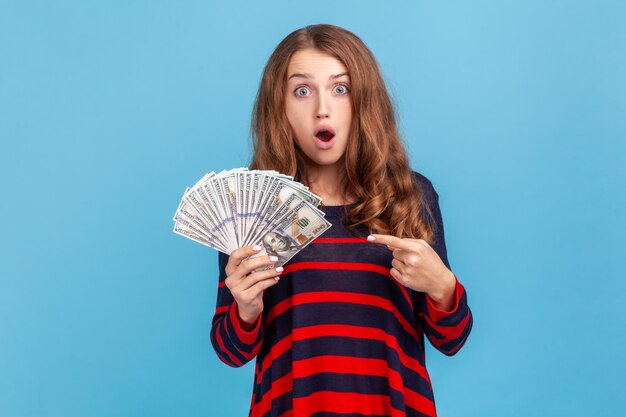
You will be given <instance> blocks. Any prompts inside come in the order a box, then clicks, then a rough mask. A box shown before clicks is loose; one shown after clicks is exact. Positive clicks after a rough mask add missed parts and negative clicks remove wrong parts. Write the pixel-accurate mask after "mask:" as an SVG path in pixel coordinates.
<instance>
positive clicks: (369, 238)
mask: <svg viewBox="0 0 626 417" xmlns="http://www.w3.org/2000/svg"><path fill="white" fill-rule="evenodd" d="M367 240H369V241H370V242H373V241H375V240H376V238H375V237H374V236H372V235H369V236H368V237H367Z"/></svg>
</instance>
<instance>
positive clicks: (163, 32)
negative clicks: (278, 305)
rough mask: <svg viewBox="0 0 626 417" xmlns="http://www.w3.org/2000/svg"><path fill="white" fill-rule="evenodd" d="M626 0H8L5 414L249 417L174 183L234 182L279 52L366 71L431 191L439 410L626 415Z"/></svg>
mask: <svg viewBox="0 0 626 417" xmlns="http://www.w3.org/2000/svg"><path fill="white" fill-rule="evenodd" d="M625 21H626V6H625V5H624V2H621V1H613V2H611V1H597V0H596V1H538V0H532V1H529V0H525V1H516V2H513V1H495V0H494V1H445V2H433V1H423V0H422V1H406V2H395V3H394V4H393V7H383V6H381V2H374V1H371V2H364V1H342V2H334V1H317V2H314V3H297V2H288V1H274V2H270V3H268V2H241V1H230V2H228V3H226V2H207V1H176V2H174V1H171V2H164V1H108V2H94V1H58V2H43V1H41V2H35V1H21V0H20V1H18V0H14V1H12V2H7V1H4V0H3V1H0V191H1V193H2V197H1V205H0V216H1V217H0V218H2V220H3V223H4V224H3V227H2V232H1V234H0V257H1V261H0V279H1V281H0V284H1V288H0V415H2V416H20V417H21V416H28V417H30V416H64V417H66V416H103V417H104V416H107V417H108V416H244V415H247V411H248V406H249V402H250V395H251V389H252V379H253V370H254V369H253V362H250V363H249V364H248V365H246V366H244V367H242V368H238V369H234V368H229V367H228V366H226V365H225V364H223V363H221V362H220V361H219V360H218V358H217V356H216V354H215V353H214V351H213V349H212V347H211V344H210V340H209V330H210V326H211V319H212V316H213V312H214V308H215V297H216V289H217V266H216V259H217V252H215V251H212V250H210V249H208V248H206V247H204V246H201V245H199V244H197V243H195V242H192V241H190V240H187V239H184V238H182V237H180V236H178V235H175V234H174V233H173V232H172V226H173V222H172V220H171V217H172V215H173V214H174V211H175V209H176V207H177V205H178V202H179V200H180V197H181V195H182V193H183V191H184V189H185V187H186V186H190V185H192V184H194V183H195V182H196V181H197V180H198V179H199V178H200V177H201V176H202V175H203V174H204V173H205V172H208V171H211V170H215V171H218V170H222V169H229V168H234V167H238V166H243V165H247V163H248V162H249V158H250V149H251V146H250V144H249V126H250V115H251V110H252V103H253V100H254V97H255V94H256V90H257V87H258V83H259V80H260V75H261V71H262V69H263V66H264V65H265V63H266V61H267V59H268V58H269V55H270V54H271V52H272V50H273V49H274V47H275V46H276V45H277V44H278V42H279V41H280V40H281V39H282V38H283V37H284V36H286V35H287V34H288V33H290V32H291V31H292V30H295V29H297V28H300V27H302V26H305V25H307V24H312V23H333V24H337V25H340V26H343V27H345V28H346V29H349V30H351V31H353V32H354V33H356V34H357V35H358V36H360V37H361V38H362V39H363V41H365V42H366V44H367V45H368V46H369V47H370V48H371V50H372V51H373V52H374V54H375V56H376V57H377V59H378V61H379V64H380V67H381V69H382V72H383V74H384V77H385V79H386V81H387V83H388V88H389V91H390V93H391V94H392V96H393V99H394V102H395V104H396V106H397V112H398V115H399V124H400V128H401V131H402V134H403V135H404V137H405V138H406V146H407V148H408V151H409V152H410V156H411V162H412V165H413V168H414V169H416V170H418V171H420V172H421V173H423V174H424V175H426V176H427V177H428V178H430V179H431V180H432V182H433V184H434V185H435V188H436V190H437V191H438V193H439V195H440V204H441V209H442V213H443V219H444V223H445V228H446V237H447V244H448V250H449V258H450V262H451V266H452V269H453V271H454V272H455V273H456V274H457V276H458V277H459V279H460V280H461V282H463V284H464V285H465V286H466V288H467V291H468V294H469V301H470V306H471V308H472V310H473V313H474V318H475V326H474V329H473V332H472V334H471V336H470V338H469V340H468V342H467V344H466V345H465V347H464V348H463V349H462V350H461V351H460V352H459V353H458V354H457V355H456V356H454V357H451V358H448V357H445V356H444V355H442V354H440V353H439V352H437V351H435V350H434V349H432V348H431V349H429V351H428V352H427V358H428V364H429V369H430V372H431V375H432V380H433V385H434V389H435V397H436V400H437V405H438V410H439V414H440V416H442V417H451V416H494V417H495V416H524V417H528V416H590V415H593V416H617V415H623V412H624V411H623V410H624V409H625V408H626V400H625V398H626V395H625V394H626V392H625V388H624V386H625V384H624V381H623V378H624V375H625V374H626V366H625V362H626V361H625V360H624V356H623V355H624V353H625V349H624V348H625V346H626V336H625V334H626V332H625V329H626V323H625V317H626V314H625V313H626V310H625V307H624V305H625V297H624V292H625V291H626V285H625V283H624V270H625V269H626V256H625V252H626V251H625V248H626V244H625V243H626V242H625V241H624V234H625V232H626V224H625V223H626V220H625V219H626V215H625V213H626V210H625V208H626V193H625V191H624V190H626V172H625V171H626V169H625V166H626V135H625V133H626V117H625V116H626V79H625V75H624V74H626V24H624V22H625Z"/></svg>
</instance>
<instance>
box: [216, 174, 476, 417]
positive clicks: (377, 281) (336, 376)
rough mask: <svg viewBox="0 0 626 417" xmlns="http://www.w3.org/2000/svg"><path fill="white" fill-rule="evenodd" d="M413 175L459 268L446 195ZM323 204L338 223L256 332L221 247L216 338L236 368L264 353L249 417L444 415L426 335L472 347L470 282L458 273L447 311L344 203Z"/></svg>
mask: <svg viewBox="0 0 626 417" xmlns="http://www.w3.org/2000/svg"><path fill="white" fill-rule="evenodd" d="M413 175H414V178H415V179H416V180H417V181H419V183H420V186H421V189H422V190H423V193H424V198H425V199H426V201H427V202H428V207H429V208H430V210H432V213H433V214H434V217H435V219H436V231H435V233H436V235H435V241H434V243H433V249H434V250H435V251H436V252H437V254H438V255H439V257H440V258H441V259H442V261H443V262H444V264H445V265H446V266H447V267H448V268H450V266H449V263H448V258H447V254H446V245H445V240H444V230H443V223H442V219H441V212H440V209H439V201H438V200H439V197H438V195H437V193H436V191H435V190H434V188H433V186H432V183H431V182H430V181H429V180H428V179H426V177H424V176H422V175H421V174H418V173H414V174H413ZM323 210H324V211H325V212H326V218H327V219H328V220H329V221H330V222H331V223H332V224H333V226H332V227H331V228H330V229H329V230H327V231H326V232H325V233H324V234H323V235H322V236H320V237H319V238H317V239H315V240H314V241H313V242H311V244H309V246H307V247H306V248H305V249H303V250H302V251H301V252H299V253H298V254H297V255H296V256H294V257H293V258H292V259H291V260H290V261H289V262H288V263H287V264H286V265H285V270H284V271H283V273H282V278H281V280H280V281H279V282H278V283H277V284H275V285H273V286H271V287H270V288H268V289H267V290H265V293H264V295H263V303H264V310H263V311H262V313H261V315H260V316H259V318H258V320H257V322H256V326H255V327H254V329H253V330H251V331H245V330H244V329H243V328H242V326H241V324H240V321H239V320H240V319H239V317H238V315H237V304H236V302H235V301H234V298H233V296H232V295H231V293H230V290H229V289H228V288H227V287H226V285H225V284H224V280H225V279H226V274H225V266H226V263H227V262H228V256H227V255H224V254H223V253H219V255H218V259H219V269H220V277H219V278H220V279H219V287H218V294H217V308H216V311H215V315H214V317H213V322H212V327H211V343H212V345H213V347H214V349H215V351H216V352H217V355H218V357H219V359H220V360H221V361H223V362H224V363H226V364H228V365H230V366H232V367H239V366H242V365H243V364H245V363H247V362H248V361H250V360H252V359H253V358H255V357H256V367H255V375H254V388H253V393H252V400H251V404H250V413H249V416H250V417H270V416H271V417H279V416H280V417H291V416H293V417H301V416H316V417H330V416H339V415H341V416H342V417H348V416H361V415H368V416H394V417H395V416H435V415H436V410H435V400H434V397H433V390H432V385H431V382H430V378H429V376H428V371H427V370H426V361H425V346H424V335H426V337H427V338H428V340H429V341H430V343H431V344H432V345H433V346H434V347H435V348H437V349H438V350H439V351H441V352H443V353H444V354H446V355H454V354H455V353H456V352H457V351H458V350H459V349H460V348H461V346H463V344H464V343H465V340H466V338H467V336H468V335H469V333H470V330H471V328H472V314H471V311H470V309H469V307H468V304H467V296H466V293H465V289H464V287H463V286H462V285H461V284H460V283H459V281H458V279H457V281H456V289H455V304H454V307H453V309H452V310H451V311H449V312H446V311H442V310H439V309H437V308H436V307H435V305H434V304H433V303H432V300H431V299H430V297H428V296H427V295H425V294H424V293H422V292H417V291H413V290H411V289H409V288H407V287H404V286H402V285H401V284H399V283H398V282H397V281H396V280H394V279H393V278H392V277H391V275H390V272H389V270H390V268H391V259H392V254H391V252H390V251H389V250H388V249H387V248H386V247H385V246H384V245H376V244H373V243H369V242H368V241H367V240H366V239H365V238H363V237H356V236H355V235H354V234H353V233H351V232H350V231H349V230H348V229H346V228H345V227H344V226H343V225H342V222H341V219H342V214H343V212H344V210H345V207H344V206H326V207H324V208H323ZM363 232H365V233H364V235H365V236H366V231H363Z"/></svg>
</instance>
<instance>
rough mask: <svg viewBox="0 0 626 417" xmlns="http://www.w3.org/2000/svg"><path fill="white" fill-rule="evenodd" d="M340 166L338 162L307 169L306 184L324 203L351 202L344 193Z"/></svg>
mask: <svg viewBox="0 0 626 417" xmlns="http://www.w3.org/2000/svg"><path fill="white" fill-rule="evenodd" d="M340 166H341V165H340V163H337V164H333V165H324V166H319V165H318V166H315V167H314V168H313V167H311V168H309V169H307V174H308V186H309V188H310V190H311V191H312V192H314V193H315V194H317V195H318V196H320V197H321V198H322V204H324V205H327V206H341V205H345V204H349V203H351V202H352V200H351V198H350V197H349V196H346V195H345V194H344V190H343V184H342V183H343V179H344V178H345V174H344V172H343V170H341V169H340V168H339V167H340Z"/></svg>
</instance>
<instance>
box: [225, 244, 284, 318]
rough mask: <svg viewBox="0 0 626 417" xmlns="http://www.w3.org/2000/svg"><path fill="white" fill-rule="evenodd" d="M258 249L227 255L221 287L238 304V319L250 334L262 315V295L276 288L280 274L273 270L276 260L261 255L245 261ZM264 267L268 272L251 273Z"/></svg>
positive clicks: (249, 248) (237, 250) (279, 271)
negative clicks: (224, 288)
mask: <svg viewBox="0 0 626 417" xmlns="http://www.w3.org/2000/svg"><path fill="white" fill-rule="evenodd" d="M261 249H262V247H261V246H258V245H255V246H244V247H243V248H239V249H236V250H234V251H233V252H232V253H231V254H230V257H229V258H228V264H227V265H226V280H225V282H224V283H225V284H226V286H227V287H228V289H229V290H230V292H231V294H232V295H233V297H234V298H235V301H237V306H238V314H239V318H241V320H242V321H243V323H245V324H247V325H248V326H244V327H247V329H246V330H251V328H252V326H253V325H254V323H255V322H256V320H257V318H258V317H259V314H261V311H263V291H264V290H265V289H266V288H269V287H271V286H272V285H274V284H276V283H277V282H278V280H279V279H280V278H279V277H278V275H279V274H280V273H281V272H282V271H283V268H282V267H278V268H274V265H273V264H274V262H276V261H278V258H277V257H275V256H271V257H270V256H267V255H261V256H255V257H251V258H248V257H249V256H251V255H255V254H257V253H258V252H259V251H260V250H261ZM245 258H248V259H245ZM244 259H245V260H244ZM263 266H270V267H271V268H270V269H267V270H264V271H257V272H252V271H254V270H255V269H257V268H261V267H263ZM243 323H242V324H243Z"/></svg>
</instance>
